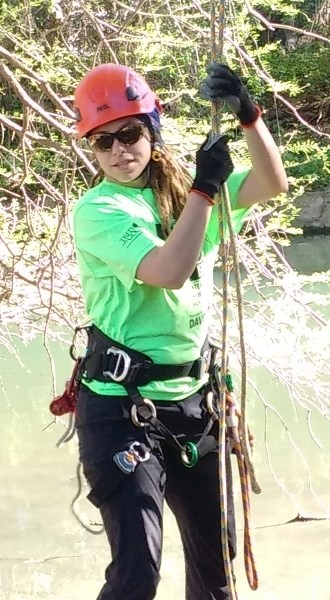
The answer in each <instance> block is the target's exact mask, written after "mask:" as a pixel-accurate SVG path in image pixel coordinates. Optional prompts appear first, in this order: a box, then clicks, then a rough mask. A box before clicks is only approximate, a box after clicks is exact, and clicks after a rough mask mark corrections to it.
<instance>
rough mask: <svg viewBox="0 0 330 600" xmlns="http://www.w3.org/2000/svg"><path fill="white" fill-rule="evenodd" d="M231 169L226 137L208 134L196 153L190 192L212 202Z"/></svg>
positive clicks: (231, 164)
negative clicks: (194, 174)
mask: <svg viewBox="0 0 330 600" xmlns="http://www.w3.org/2000/svg"><path fill="white" fill-rule="evenodd" d="M233 169H234V165H233V162H232V160H231V156H230V152H229V148H228V136H226V135H217V134H212V133H209V134H208V135H207V138H206V140H205V141H204V143H203V144H202V145H201V147H200V148H199V149H198V150H197V153H196V176H195V179H194V181H193V183H192V190H193V191H195V192H200V193H201V194H202V195H206V196H207V197H208V199H211V201H213V198H214V197H215V196H216V194H217V193H218V192H219V190H220V187H221V186H222V185H223V184H224V183H225V181H227V179H228V177H229V175H230V174H231V173H232V171H233Z"/></svg>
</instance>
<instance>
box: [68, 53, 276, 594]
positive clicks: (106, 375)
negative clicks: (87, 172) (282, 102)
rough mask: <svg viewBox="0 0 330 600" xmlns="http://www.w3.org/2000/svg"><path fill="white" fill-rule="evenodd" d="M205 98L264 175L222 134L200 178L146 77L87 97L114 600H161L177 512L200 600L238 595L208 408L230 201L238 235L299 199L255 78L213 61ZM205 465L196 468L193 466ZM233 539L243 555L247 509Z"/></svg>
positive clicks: (103, 476)
mask: <svg viewBox="0 0 330 600" xmlns="http://www.w3.org/2000/svg"><path fill="white" fill-rule="evenodd" d="M201 93H202V95H203V97H204V98H208V99H210V100H216V99H226V100H227V101H228V103H229V105H230V106H231V107H232V108H233V109H234V111H235V112H236V114H237V116H238V118H239V120H240V123H241V125H242V127H243V130H244V133H245V137H246V141H247V144H248V147H249V151H250V155H251V161H252V168H251V169H245V170H240V171H235V170H233V164H232V160H231V157H230V152H229V148H228V146H227V139H226V138H225V137H223V136H216V137H212V136H208V137H207V139H206V141H205V142H204V144H203V145H202V146H201V148H200V149H199V150H198V152H197V155H196V175H195V177H194V179H192V178H191V177H190V175H189V173H188V172H187V171H186V170H185V169H184V168H183V167H182V166H181V165H180V164H179V163H178V162H177V161H176V159H175V157H174V156H173V154H172V152H171V151H170V150H169V149H168V148H167V147H166V146H165V145H164V143H163V140H162V138H161V133H160V117H159V115H160V110H161V107H160V104H159V101H158V99H157V97H156V95H155V94H154V93H153V92H152V90H151V89H150V88H149V86H148V85H147V83H146V82H145V80H144V79H143V78H142V77H140V75H138V74H137V73H135V72H134V71H132V70H131V69H130V68H128V67H125V66H122V65H114V64H105V65H101V66H99V67H96V68H94V69H92V70H91V71H90V72H88V73H87V75H86V76H85V77H84V79H83V80H82V81H81V82H80V84H79V85H78V87H77V89H76V92H75V108H76V111H77V133H78V137H79V138H83V137H85V138H87V141H88V143H89V145H90V148H91V149H92V151H93V153H94V155H95V159H96V161H97V163H98V165H99V167H100V177H99V178H98V181H99V183H98V184H97V185H95V186H94V187H92V188H91V189H90V190H89V191H87V192H86V193H85V194H84V195H83V196H82V198H81V199H80V200H79V201H78V203H77V204H76V206H75V208H74V211H73V230H74V239H75V245H76V252H77V259H78V264H79V269H80V274H81V282H82V288H83V293H84V297H85V301H86V307H87V312H88V315H89V317H90V319H91V322H92V323H93V326H92V327H91V330H90V333H89V344H88V352H87V357H86V362H85V377H84V379H83V383H82V385H81V387H80V392H79V398H78V407H77V431H78V436H79V444H80V458H81V461H82V463H83V466H84V472H85V476H86V478H87V480H88V482H89V484H90V486H91V493H90V495H89V497H90V499H91V501H92V502H94V504H95V505H96V506H98V507H99V508H100V511H101V515H102V519H103V522H104V526H105V530H106V533H107V535H108V539H109V543H110V547H111V555H112V562H111V563H110V565H109V567H108V568H107V570H106V583H105V585H104V586H103V588H102V590H101V592H100V594H99V596H98V600H124V599H125V600H151V599H152V598H154V597H155V595H156V588H157V584H158V582H159V569H160V561H161V547H162V514H163V502H164V499H166V501H167V503H168V505H169V507H170V508H171V510H172V511H173V513H174V515H175V517H176V519H177V523H178V527H179V530H180V534H181V538H182V543H183V549H184V556H185V565H186V599H187V600H207V599H210V600H211V599H213V600H223V599H226V598H228V594H229V592H228V587H227V583H226V577H225V573H224V566H223V560H222V556H221V547H220V531H219V523H220V516H219V498H218V492H219V490H218V479H217V470H218V467H217V449H216V440H217V435H218V433H217V421H216V420H215V422H214V421H212V420H210V415H209V413H208V411H207V409H206V407H205V396H206V393H207V392H208V391H209V389H210V388H209V378H210V369H211V368H213V365H212V363H213V362H214V361H213V358H214V356H213V355H212V356H211V355H210V349H209V345H208V342H207V331H208V325H209V320H208V308H209V305H210V303H211V301H212V287H213V267H214V262H215V259H216V255H217V249H218V245H219V233H218V232H219V226H218V209H217V207H216V206H214V204H215V199H216V197H217V194H218V192H219V190H220V188H221V186H222V184H224V183H225V182H227V185H228V190H229V195H230V200H231V205H232V208H233V223H234V229H235V230H236V231H239V229H240V227H241V225H242V222H243V219H244V216H245V215H246V213H247V211H248V210H249V207H250V206H251V205H252V204H253V203H255V202H265V201H266V200H268V199H269V198H272V197H274V196H275V195H277V194H278V193H280V192H285V191H286V190H287V180H286V175H285V171H284V168H283V165H282V162H281V158H280V155H279V152H278V150H277V147H276V145H275V143H274V141H273V139H272V137H271V135H270V133H269V131H268V129H267V128H266V126H265V124H264V122H263V120H262V118H261V115H260V110H259V109H258V107H256V106H255V105H254V103H253V102H252V100H251V98H250V97H249V95H248V92H247V91H246V89H245V87H244V86H243V84H242V83H241V81H240V79H239V78H238V77H237V76H236V75H235V74H234V73H233V72H232V71H231V70H230V69H229V68H228V67H225V66H223V65H218V64H213V65H211V67H210V71H209V76H208V78H207V79H206V80H205V82H204V83H203V85H202V86H201ZM187 466H188V467H192V468H187ZM228 503H229V508H228V538H229V548H230V553H231V557H232V558H234V556H235V552H236V550H235V524H234V514H233V502H232V498H231V497H229V499H228Z"/></svg>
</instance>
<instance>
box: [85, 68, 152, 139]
mask: <svg viewBox="0 0 330 600" xmlns="http://www.w3.org/2000/svg"><path fill="white" fill-rule="evenodd" d="M74 108H75V111H76V119H77V123H76V129H77V134H78V138H82V137H84V136H85V135H86V134H87V133H89V132H90V131H92V130H93V129H95V128H96V127H99V126H100V125H105V123H109V122H111V121H116V120H117V119H122V118H124V117H131V116H135V115H142V114H148V113H153V111H154V110H155V108H156V109H158V111H159V112H161V105H160V102H159V100H158V98H157V96H156V94H155V93H154V92H153V91H152V90H151V89H150V87H149V85H148V84H147V82H146V81H145V80H144V79H143V77H141V75H139V74H138V73H136V72H135V71H133V70H132V69H130V68H129V67H126V66H124V65H116V64H112V63H106V64H103V65H99V66H98V67H94V68H93V69H92V70H91V71H89V72H88V73H87V74H86V75H85V77H84V78H83V79H82V81H81V82H80V83H79V85H78V86H77V88H76V90H75V99H74Z"/></svg>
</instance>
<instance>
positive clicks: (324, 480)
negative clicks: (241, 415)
mask: <svg viewBox="0 0 330 600" xmlns="http://www.w3.org/2000/svg"><path fill="white" fill-rule="evenodd" d="M286 256H287V258H288V260H289V262H290V263H291V264H292V265H293V266H295V267H296V268H297V269H299V271H300V272H302V273H306V274H307V275H311V274H312V273H314V272H315V271H327V270H329V269H330V238H312V239H308V240H303V239H302V240H300V241H299V242H297V243H295V244H294V245H293V246H292V247H291V248H288V249H287V250H286ZM321 288H322V286H321ZM321 288H317V287H316V288H315V293H318V294H319V293H325V290H324V287H323V288H322V289H321ZM320 290H321V292H320ZM327 293H329V290H327ZM325 314H326V317H327V318H329V316H330V309H329V308H326V309H325ZM14 341H15V340H14ZM15 344H16V347H17V350H18V354H19V358H20V362H19V361H18V360H17V359H16V358H15V356H14V355H11V354H9V353H8V352H7V350H5V349H4V348H3V349H2V350H0V375H1V378H2V384H1V390H0V398H1V402H0V406H1V424H0V431H1V437H0V459H1V472H0V480H1V485H0V520H1V537H0V598H1V600H25V599H30V600H39V599H42V598H49V599H53V600H95V598H96V596H97V593H98V591H99V589H100V587H101V585H102V582H103V572H104V569H105V567H106V565H107V563H108V560H109V555H108V547H107V541H106V538H105V535H104V534H100V535H92V534H91V533H88V532H87V531H86V530H85V529H84V528H83V527H82V526H81V525H80V524H79V523H78V522H77V520H76V519H75V517H74V516H73V514H72V512H71V510H70V503H71V501H72V499H73V497H74V496H75V494H76V492H77V480H76V466H77V444H76V439H73V440H72V441H71V442H69V443H68V444H64V445H62V446H61V447H59V448H57V447H56V442H57V440H58V439H59V438H60V437H61V435H62V434H63V432H64V422H62V423H61V422H59V423H57V424H54V425H52V426H50V427H48V428H46V426H47V425H48V424H49V423H50V421H51V415H50V413H49V412H48V404H49V401H50V399H51V384H50V380H51V377H50V367H49V360H48V357H47V354H46V352H45V350H44V348H43V347H42V341H41V340H40V339H34V340H33V341H31V342H29V344H28V345H22V343H21V342H20V340H19V339H17V340H16V341H15ZM329 349H330V342H329V345H328V350H329ZM51 350H52V355H53V359H54V364H55V367H56V380H57V382H58V386H59V391H62V390H61V387H63V382H64V381H65V379H66V378H67V376H68V374H69V371H70V368H71V366H72V363H71V361H70V359H69V357H68V353H67V349H66V348H64V347H61V346H60V345H59V344H56V345H55V344H52V345H51ZM323 358H324V357H323ZM328 358H329V360H330V350H329V355H328ZM254 380H255V381H256V382H257V387H258V390H259V391H261V392H262V394H263V397H265V398H267V399H269V401H271V403H272V404H273V405H274V406H275V407H276V409H277V410H278V411H280V415H281V417H282V420H283V421H284V422H285V426H283V423H281V421H280V420H279V418H278V417H277V416H276V414H275V413H274V412H272V411H270V413H269V414H268V421H267V432H268V433H267V436H266V440H267V441H266V442H265V414H266V412H267V411H266V410H265V408H264V406H263V405H262V403H261V402H260V399H259V397H258V394H257V393H253V392H251V394H250V398H249V408H248V411H249V412H248V414H249V422H250V423H251V426H252V429H253V432H254V434H255V436H256V446H255V451H254V464H255V468H256V472H257V477H258V481H259V483H260V484H261V487H262V493H261V494H260V495H258V496H255V495H252V498H251V501H252V508H251V510H252V525H253V540H254V553H255V558H256V564H257V570H258V574H259V589H258V590H257V591H255V592H253V591H251V590H250V589H249V586H248V584H247V581H246V576H245V572H244V565H243V532H242V511H241V503H240V494H239V483H238V481H237V477H236V478H235V494H236V501H237V521H238V530H239V531H238V558H237V560H236V563H235V571H236V575H237V591H238V596H239V599H240V600H245V599H246V600H250V599H252V598H255V599H256V600H289V599H290V600H298V599H299V600H330V520H329V518H330V435H329V420H328V419H326V418H325V416H323V415H322V414H321V413H320V412H319V411H318V410H314V411H312V412H311V415H309V417H310V418H311V420H312V423H311V424H312V431H313V435H314V437H315V439H313V437H312V435H311V434H310V430H309V429H308V427H307V413H306V411H304V410H303V409H302V408H300V407H299V406H298V408H297V410H296V414H295V411H294V410H292V402H291V400H290V398H289V395H288V393H287V392H286V390H285V389H284V388H283V385H281V384H280V383H279V382H277V381H276V378H274V377H270V376H269V372H267V371H266V370H263V369H262V368H260V369H254ZM323 384H325V385H327V386H330V381H329V380H324V381H323ZM45 428H46V429H45ZM288 433H289V435H288ZM292 442H293V443H292ZM267 456H268V458H267ZM302 457H303V458H302ZM233 468H234V470H235V472H236V466H235V463H234V462H233ZM307 470H308V472H309V475H308V473H307ZM86 491H87V490H86V489H85V488H84V489H83V493H82V495H81V497H80V499H79V501H78V502H77V503H76V505H75V507H76V511H77V512H78V513H79V516H80V518H81V519H82V520H83V521H84V522H85V523H86V524H89V525H90V523H92V525H91V526H92V528H93V529H94V531H98V525H97V523H99V517H98V512H97V511H96V509H95V510H94V508H93V507H92V506H91V505H90V504H89V503H88V501H87V500H86V498H85V494H86ZM298 513H300V514H301V515H303V516H305V517H308V518H309V519H310V520H307V521H305V522H292V523H288V521H290V520H292V519H294V518H295V517H296V516H297V514H298ZM326 517H328V520H327V519H326ZM132 543H133V542H132ZM169 597H171V598H173V600H184V575H183V561H182V550H181V545H180V540H179V536H178V533H177V529H176V524H175V522H174V520H173V517H172V516H171V514H170V513H169V512H168V511H167V512H166V515H165V539H164V556H163V563H162V580H161V583H160V585H159V590H158V593H157V600H168V598H169ZM123 600H125V599H124V598H123ZM205 600H207V599H205Z"/></svg>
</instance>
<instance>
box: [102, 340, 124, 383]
mask: <svg viewBox="0 0 330 600" xmlns="http://www.w3.org/2000/svg"><path fill="white" fill-rule="evenodd" d="M106 353H107V355H109V354H113V355H114V356H117V363H116V365H115V367H114V369H113V371H103V372H102V373H103V375H104V377H110V379H112V380H113V381H116V382H117V383H118V382H120V381H123V380H124V379H125V377H126V376H127V374H128V371H129V368H130V366H131V357H130V356H129V355H128V354H127V352H125V351H124V350H121V349H120V348H115V347H114V346H110V348H108V349H107V352H106ZM119 371H120V372H119ZM118 372H119V373H118Z"/></svg>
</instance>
